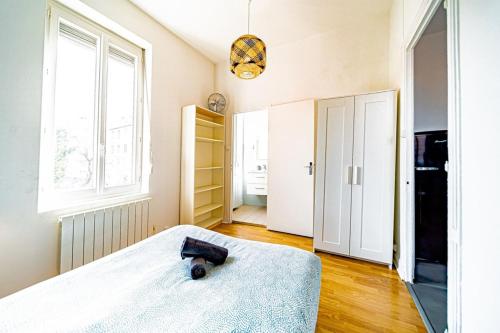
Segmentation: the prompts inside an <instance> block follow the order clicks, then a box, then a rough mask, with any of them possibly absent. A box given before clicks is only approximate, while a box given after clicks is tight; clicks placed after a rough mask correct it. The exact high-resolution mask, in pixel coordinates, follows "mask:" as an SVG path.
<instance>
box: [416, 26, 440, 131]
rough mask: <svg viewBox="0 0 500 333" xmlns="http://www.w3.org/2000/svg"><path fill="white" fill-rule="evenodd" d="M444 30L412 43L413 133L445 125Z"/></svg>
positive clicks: (436, 128)
mask: <svg viewBox="0 0 500 333" xmlns="http://www.w3.org/2000/svg"><path fill="white" fill-rule="evenodd" d="M446 57H447V53H446V31H440V32H436V33H431V34H424V35H423V36H422V38H421V39H420V40H419V41H418V43H417V45H416V46H415V52H414V61H415V63H414V66H415V82H414V84H415V87H414V94H415V95H414V98H415V110H414V113H415V118H414V124H413V126H414V132H423V131H437V130H445V129H447V128H448V112H447V110H448V90H447V89H448V77H447V76H448V70H447V66H448V61H447V58H446Z"/></svg>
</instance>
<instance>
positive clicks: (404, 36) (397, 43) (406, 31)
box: [389, 0, 429, 269]
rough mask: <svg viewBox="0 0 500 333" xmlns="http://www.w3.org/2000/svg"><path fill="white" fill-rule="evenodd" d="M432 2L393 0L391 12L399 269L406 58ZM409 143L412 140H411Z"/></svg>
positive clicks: (399, 264)
mask: <svg viewBox="0 0 500 333" xmlns="http://www.w3.org/2000/svg"><path fill="white" fill-rule="evenodd" d="M428 3H429V0H393V3H392V7H391V12H390V27H389V82H390V84H391V86H393V87H394V88H399V89H400V98H399V101H398V111H399V112H398V129H397V132H398V138H399V139H398V143H397V162H396V164H397V165H396V198H395V212H394V243H395V254H394V262H395V264H396V266H397V267H398V269H400V267H402V266H403V267H404V266H405V265H406V263H405V262H404V261H402V260H404V258H400V256H401V251H400V247H401V239H402V237H404V236H405V234H404V232H405V225H404V221H406V220H405V219H406V216H405V214H406V203H405V202H404V201H401V200H400V196H401V194H400V193H403V192H404V191H406V182H401V177H405V175H406V158H405V156H406V142H407V141H406V140H407V133H406V132H405V130H404V129H405V127H406V126H404V124H405V122H406V118H405V113H404V110H403V108H402V105H401V91H402V90H403V89H404V87H403V80H404V65H405V63H404V58H405V46H406V43H407V42H408V41H409V39H410V38H411V34H412V33H413V31H414V30H415V27H416V24H417V18H418V17H420V16H421V15H422V14H421V13H422V12H423V9H424V8H425V7H426V5H427V4H428ZM409 140H412V138H411V137H410V138H409Z"/></svg>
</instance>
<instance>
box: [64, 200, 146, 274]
mask: <svg viewBox="0 0 500 333" xmlns="http://www.w3.org/2000/svg"><path fill="white" fill-rule="evenodd" d="M150 200H151V199H150V198H147V199H143V200H139V201H133V202H129V203H126V204H122V205H119V206H112V207H106V208H101V209H98V210H93V211H85V212H80V213H77V214H72V215H64V216H60V217H59V222H60V224H61V263H60V267H59V269H60V273H64V272H67V271H70V270H72V269H75V268H77V267H80V266H82V265H85V264H88V263H89V262H92V261H94V260H97V259H99V258H102V257H104V256H107V255H108V254H110V253H113V252H115V251H118V250H120V249H123V248H125V247H127V246H129V245H132V244H134V243H136V242H138V241H140V240H143V239H145V238H147V237H148V235H149V202H150Z"/></svg>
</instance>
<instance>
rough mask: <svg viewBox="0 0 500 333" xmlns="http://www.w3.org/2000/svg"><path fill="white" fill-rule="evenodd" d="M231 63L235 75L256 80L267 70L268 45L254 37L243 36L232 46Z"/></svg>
mask: <svg viewBox="0 0 500 333" xmlns="http://www.w3.org/2000/svg"><path fill="white" fill-rule="evenodd" d="M230 61H231V68H230V69H231V72H232V73H233V74H235V75H236V76H238V77H239V78H241V79H246V80H249V79H254V78H256V77H257V76H259V75H260V74H261V73H262V72H264V70H265V69H266V44H264V42H263V41H262V40H261V39H260V38H258V37H256V36H254V35H243V36H241V37H240V38H238V39H237V40H235V41H234V43H233V45H232V46H231V55H230Z"/></svg>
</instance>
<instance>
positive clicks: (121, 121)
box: [104, 51, 135, 187]
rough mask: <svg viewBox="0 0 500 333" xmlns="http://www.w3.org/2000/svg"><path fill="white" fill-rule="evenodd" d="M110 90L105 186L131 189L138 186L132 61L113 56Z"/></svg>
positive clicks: (108, 95) (111, 54)
mask: <svg viewBox="0 0 500 333" xmlns="http://www.w3.org/2000/svg"><path fill="white" fill-rule="evenodd" d="M115 52H117V51H115ZM107 87H108V91H107V108H106V156H105V175H104V178H105V186H106V187H113V186H124V185H131V184H134V183H135V179H134V178H135V177H134V169H135V168H134V163H135V145H134V140H135V64H134V60H133V59H127V56H125V55H124V57H121V56H119V55H115V54H113V53H112V52H110V56H109V59H108V85H107Z"/></svg>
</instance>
